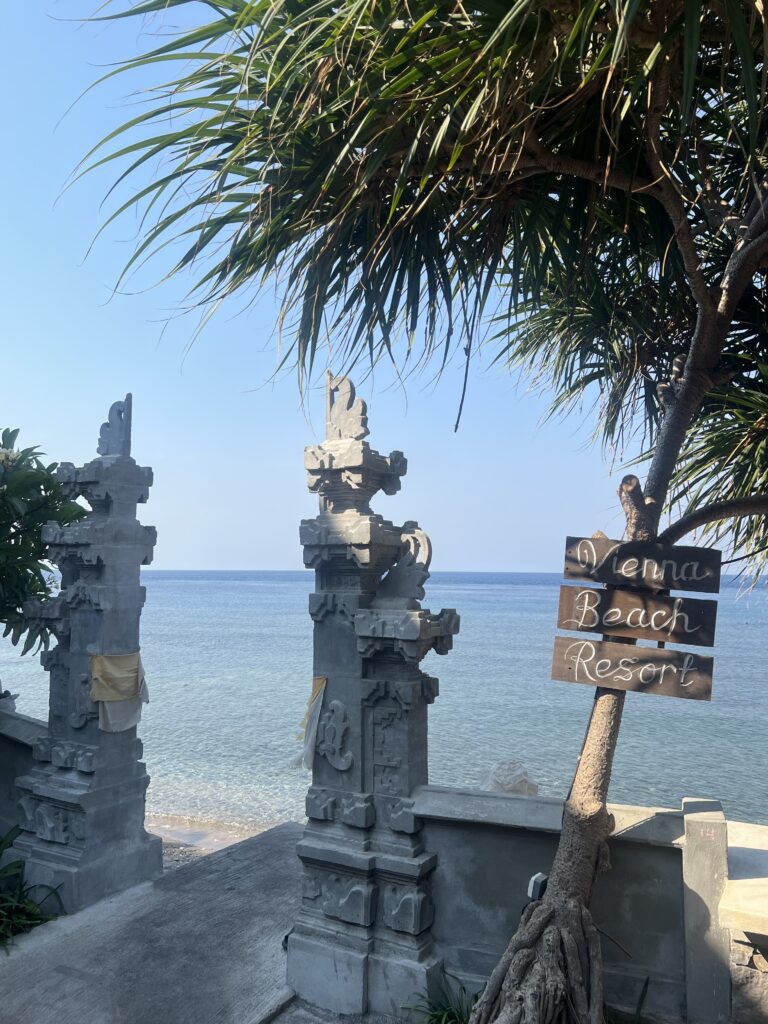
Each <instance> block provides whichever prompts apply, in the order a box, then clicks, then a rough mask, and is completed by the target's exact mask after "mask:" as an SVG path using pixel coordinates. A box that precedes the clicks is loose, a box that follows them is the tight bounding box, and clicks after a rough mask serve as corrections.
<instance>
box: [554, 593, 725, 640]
mask: <svg viewBox="0 0 768 1024" xmlns="http://www.w3.org/2000/svg"><path fill="white" fill-rule="evenodd" d="M716 619H717V601H702V600H700V599H697V598H693V597H667V596H666V595H663V594H654V593H651V592H644V591H641V590H634V591H632V590H602V589H599V588H598V587H573V586H571V587H560V607H559V609H558V612H557V628H558V629H566V630H569V631H570V632H577V633H607V634H609V635H611V636H621V637H625V636H626V637H634V638H636V639H641V640H656V641H658V642H660V643H668V644H695V645H696V646H697V647H711V646H712V645H713V644H714V642H715V621H716Z"/></svg>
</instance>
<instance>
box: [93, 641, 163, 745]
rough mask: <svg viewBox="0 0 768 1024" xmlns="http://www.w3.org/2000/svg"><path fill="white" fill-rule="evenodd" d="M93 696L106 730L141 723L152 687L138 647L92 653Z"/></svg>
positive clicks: (103, 728) (123, 729) (127, 727)
mask: <svg viewBox="0 0 768 1024" xmlns="http://www.w3.org/2000/svg"><path fill="white" fill-rule="evenodd" d="M91 700H92V701H95V702H96V703H98V705H99V728H100V729H101V730H103V731H104V732H125V731H126V729H132V728H133V727H134V726H135V725H138V724H139V722H140V721H141V706H142V704H148V703H149V691H148V689H147V683H146V679H145V677H144V667H143V665H142V664H141V655H140V654H139V652H138V651H137V652H136V653H135V654H93V655H91Z"/></svg>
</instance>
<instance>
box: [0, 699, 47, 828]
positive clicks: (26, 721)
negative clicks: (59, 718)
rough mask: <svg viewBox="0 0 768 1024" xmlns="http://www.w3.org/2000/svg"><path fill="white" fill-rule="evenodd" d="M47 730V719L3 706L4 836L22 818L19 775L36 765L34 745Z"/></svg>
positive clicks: (0, 787)
mask: <svg viewBox="0 0 768 1024" xmlns="http://www.w3.org/2000/svg"><path fill="white" fill-rule="evenodd" d="M3 703H5V701H3ZM47 732H48V726H47V725H46V723H45V722H41V721H39V720H38V719H37V718H28V717H27V716H26V715H20V714H17V713H16V712H15V711H3V710H0V765H1V766H2V771H0V836H2V835H5V833H6V832H7V831H8V830H9V829H11V828H13V826H14V825H18V824H19V822H20V818H21V814H20V811H19V808H18V801H19V798H20V796H21V793H20V791H19V790H18V789H17V787H16V779H17V778H18V777H19V776H20V775H25V774H26V773H27V772H28V771H29V770H30V769H31V768H32V764H33V760H32V746H33V744H34V743H35V741H36V740H37V739H39V738H40V737H42V736H45V735H46V733H47Z"/></svg>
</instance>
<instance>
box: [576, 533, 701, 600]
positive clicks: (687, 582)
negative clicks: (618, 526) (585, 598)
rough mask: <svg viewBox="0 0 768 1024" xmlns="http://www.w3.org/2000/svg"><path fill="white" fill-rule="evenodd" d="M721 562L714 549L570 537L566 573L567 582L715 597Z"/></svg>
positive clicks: (649, 542) (653, 542) (652, 542)
mask: <svg viewBox="0 0 768 1024" xmlns="http://www.w3.org/2000/svg"><path fill="white" fill-rule="evenodd" d="M720 559H721V555H720V552H719V551H715V550H713V549H712V548H691V547H679V546H677V545H666V544H659V543H657V542H656V541H630V542H628V543H622V542H620V541H616V540H607V539H603V540H600V539H597V538H594V537H568V538H567V539H566V543H565V569H564V574H565V577H566V579H572V580H593V581H594V582H596V583H609V584H613V585H615V586H624V587H641V588H644V589H647V590H697V591H703V592H705V593H709V594H716V593H717V591H718V590H719V589H720Z"/></svg>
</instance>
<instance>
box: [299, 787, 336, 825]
mask: <svg viewBox="0 0 768 1024" xmlns="http://www.w3.org/2000/svg"><path fill="white" fill-rule="evenodd" d="M306 810H307V817H308V818H314V819H315V820H316V821H333V816H334V812H335V810H336V797H335V796H333V795H332V794H331V793H330V792H329V791H328V790H327V789H321V788H320V787H319V786H310V789H309V792H308V793H307V799H306Z"/></svg>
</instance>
